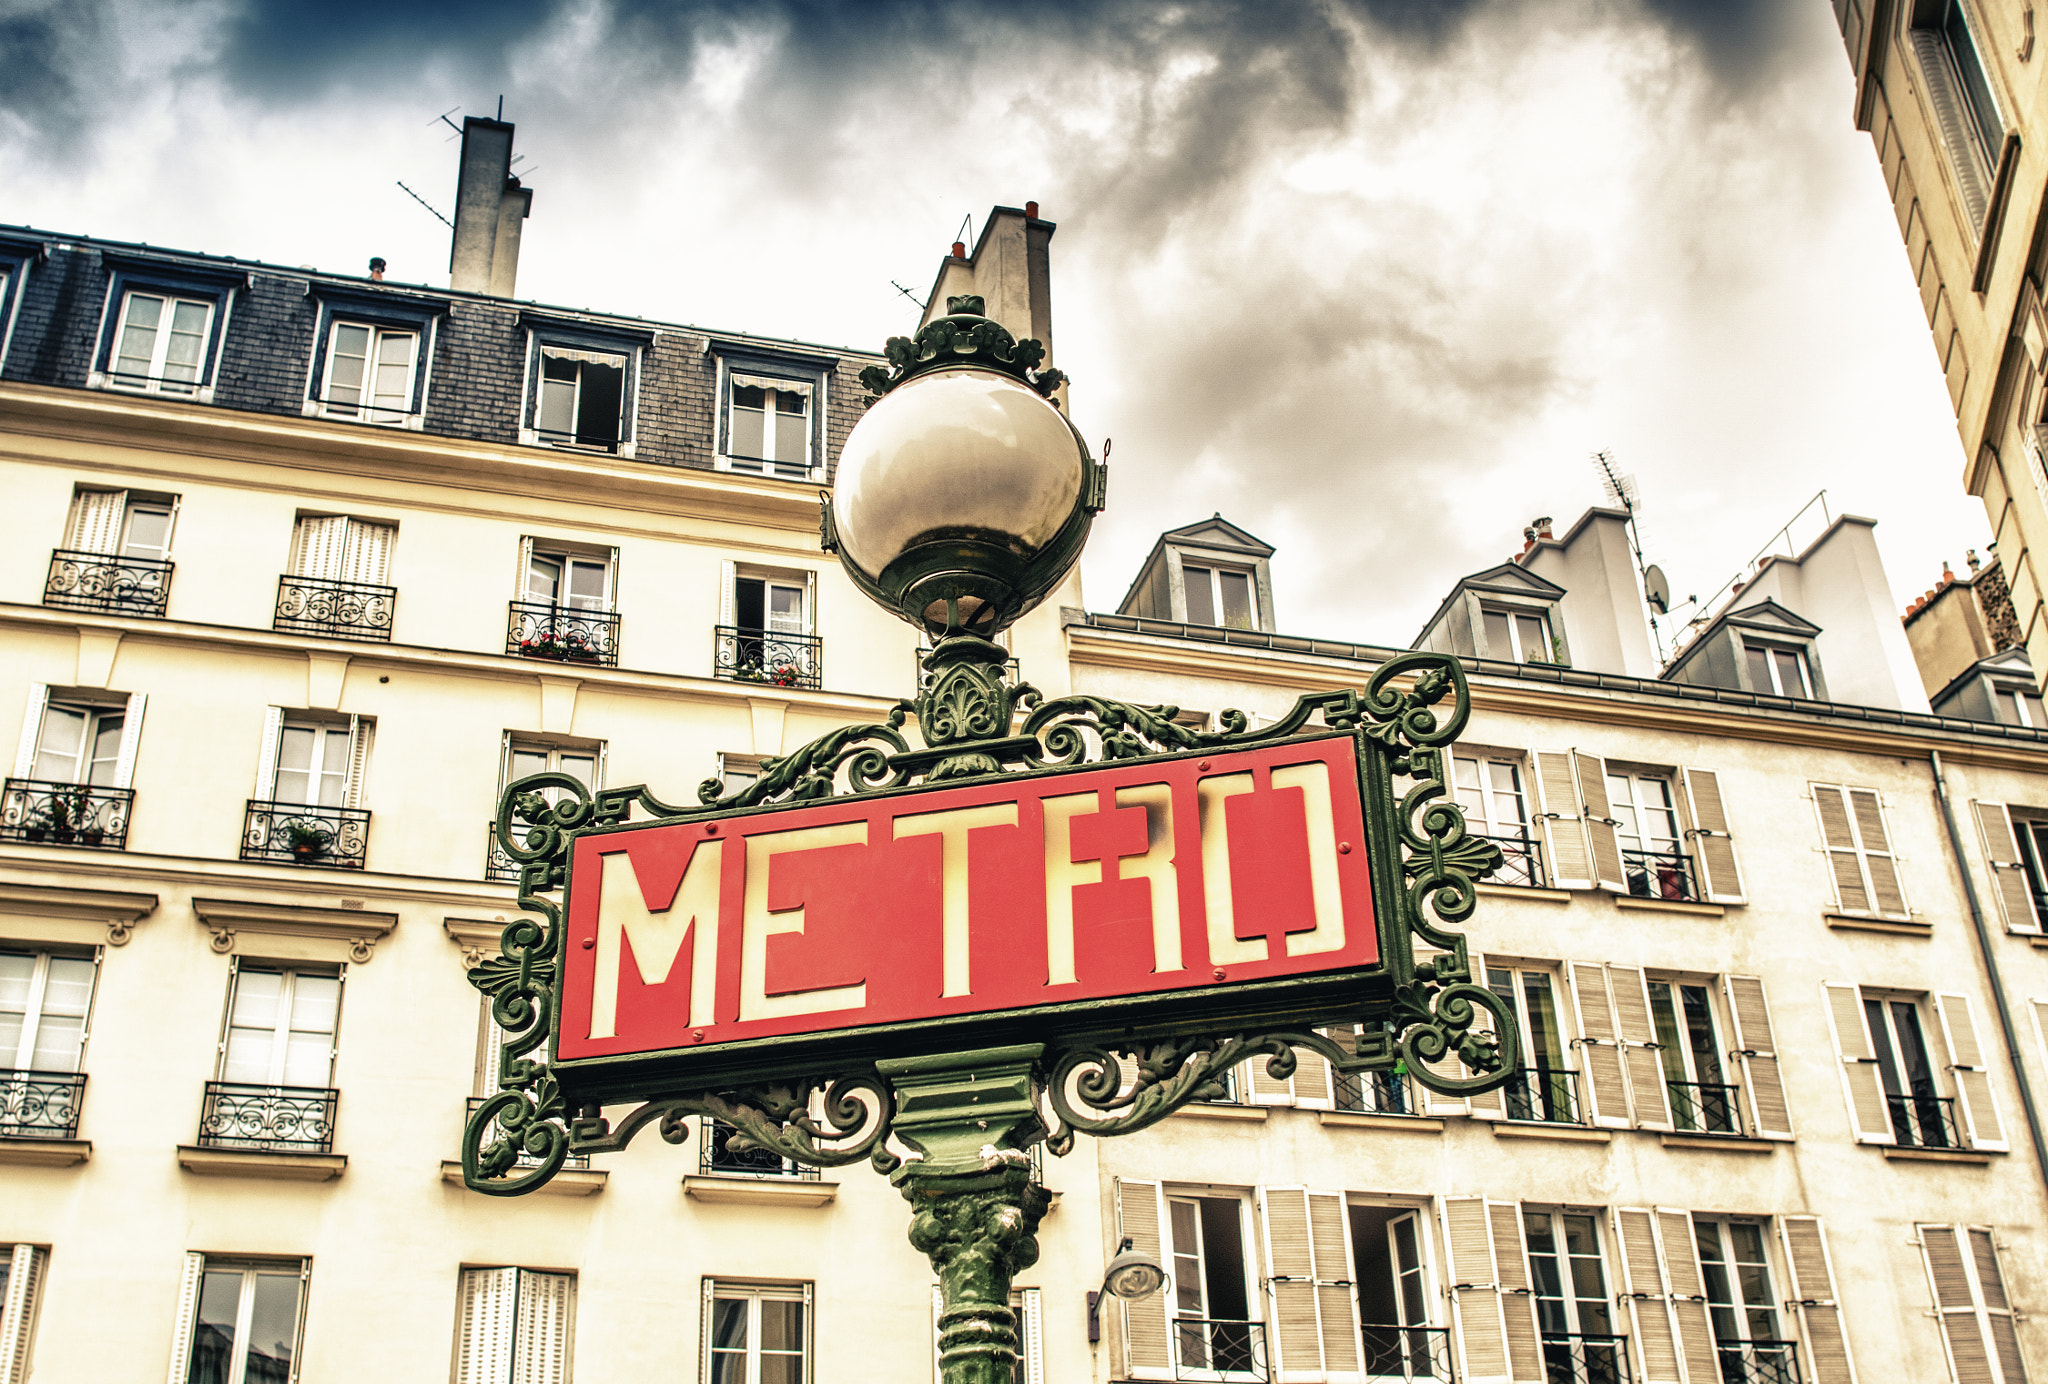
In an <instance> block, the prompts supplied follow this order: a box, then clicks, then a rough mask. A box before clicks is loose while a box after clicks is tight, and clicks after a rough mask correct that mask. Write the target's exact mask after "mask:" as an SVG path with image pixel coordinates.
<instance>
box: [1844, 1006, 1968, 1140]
mask: <svg viewBox="0 0 2048 1384" xmlns="http://www.w3.org/2000/svg"><path fill="white" fill-rule="evenodd" d="M1863 1017H1864V1020H1865V1022H1867V1023H1868V1024H1869V1026H1870V1046H1871V1051H1872V1052H1873V1053H1875V1054H1876V1056H1877V1073H1878V1079H1879V1080H1880V1081H1881V1082H1882V1083H1883V1085H1884V1095H1885V1104H1886V1106H1887V1107H1888V1108H1889V1109H1890V1112H1891V1122H1892V1133H1893V1134H1894V1135H1895V1136H1896V1137H1897V1139H1898V1142H1899V1143H1901V1144H1905V1145H1916V1146H1919V1147H1922V1148H1950V1147H1953V1146H1954V1145H1955V1144H1957V1143H1958V1142H1959V1140H1958V1139H1957V1135H1956V1130H1955V1125H1954V1120H1953V1118H1952V1117H1951V1116H1950V1115H1949V1112H1948V1110H1947V1109H1945V1108H1944V1107H1945V1106H1947V1104H1948V1102H1946V1101H1944V1100H1942V1099H1941V1097H1940V1093H1939V1092H1938V1091H1937V1089H1936V1088H1935V1084H1934V1060H1933V1058H1932V1056H1931V1055H1930V1054H1929V1053H1928V1050H1927V1038H1926V1035H1925V1034H1923V1033H1922V1032H1921V1030H1920V1006H1919V1004H1918V1003H1916V1002H1915V1001H1913V1000H1909V999H1882V998H1877V997H1874V996H1868V995H1866V996H1865V997H1864V1000H1863Z"/></svg>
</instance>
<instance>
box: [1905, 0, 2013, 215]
mask: <svg viewBox="0 0 2048 1384" xmlns="http://www.w3.org/2000/svg"><path fill="white" fill-rule="evenodd" d="M1906 34H1907V38H1908V40H1909V41H1910V42H1911V43H1912V45H1913V54H1914V56H1915V57H1917V58H1919V60H1920V77H1921V80H1920V90H1921V91H1923V92H1925V93H1926V95H1927V104H1928V105H1930V106H1931V107H1933V109H1934V125H1935V128H1936V129H1937V130H1939V131H1941V142H1942V144H1943V146H1944V147H1945V149H1946V151H1947V153H1948V162H1949V167H1950V168H1951V169H1952V170H1953V171H1954V173H1955V175H1956V188H1957V190H1958V191H1959V192H1961V193H1962V195H1963V206H1964V209H1965V210H1966V212H1967V214H1968V216H1969V224H1970V225H1971V226H1973V227H1976V226H1982V225H1983V224H1984V217H1985V215H1986V213H1987V212H1988V211H1989V210H1990V207H1989V204H1990V200H1991V192H1990V189H1989V188H1988V187H1986V186H1985V184H1986V183H1987V182H1988V181H1989V179H1988V177H1987V174H1988V172H1989V171H1990V170H1987V169H1986V168H1985V167H1984V163H1985V161H1986V160H1991V159H1996V158H1997V157H1998V150H1996V149H1988V150H1985V151H1984V152H1983V153H1982V154H1980V153H1979V152H1978V150H1977V138H1976V135H1975V133H1974V132H1973V131H1972V129H1971V125H1972V123H1973V122H1972V121H1971V120H1970V118H1969V117H1968V116H1966V115H1964V113H1963V100H1964V98H1963V96H1962V95H1961V93H1959V92H1958V91H1957V90H1956V78H1955V74H1954V69H1953V68H1952V67H1950V66H1949V57H1948V54H1947V52H1945V51H1944V47H1945V45H1944V44H1943V42H1942V37H1941V33H1940V31H1939V30H1937V29H1933V28H1927V27H1922V26H1917V25H1916V26H1914V27H1911V28H1909V29H1907V30H1906Z"/></svg>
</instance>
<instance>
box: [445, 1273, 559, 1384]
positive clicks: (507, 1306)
mask: <svg viewBox="0 0 2048 1384" xmlns="http://www.w3.org/2000/svg"><path fill="white" fill-rule="evenodd" d="M505 1273H509V1274H511V1275H512V1279H511V1285H512V1291H511V1293H510V1294H509V1296H510V1299H511V1300H510V1301H509V1302H504V1303H500V1304H496V1307H497V1311H496V1312H495V1313H489V1312H488V1309H487V1317H486V1321H487V1322H489V1318H490V1317H492V1316H495V1318H496V1321H495V1322H494V1323H489V1324H494V1325H497V1326H498V1327H499V1328H500V1329H501V1330H502V1332H503V1339H502V1343H501V1342H498V1341H478V1340H477V1339H476V1338H475V1337H474V1336H472V1335H471V1334H470V1327H471V1325H472V1321H473V1318H472V1317H471V1314H470V1306H471V1300H472V1293H473V1291H493V1289H494V1288H495V1285H485V1286H483V1287H482V1288H480V1289H477V1290H473V1289H472V1286H471V1285H472V1283H474V1282H475V1281H476V1280H475V1278H474V1276H475V1275H480V1274H505ZM532 1280H547V1281H548V1283H549V1287H548V1288H547V1289H546V1290H545V1292H546V1294H547V1296H549V1297H553V1296H554V1295H555V1294H559V1295H560V1296H559V1301H560V1303H561V1311H560V1315H559V1318H558V1319H557V1320H556V1321H555V1322H554V1326H555V1328H556V1331H557V1332H558V1334H559V1336H560V1352H561V1361H562V1368H561V1370H560V1372H559V1373H556V1372H554V1371H553V1370H551V1369H548V1368H547V1367H548V1365H549V1364H550V1363H551V1362H550V1361H549V1360H547V1359H545V1358H543V1359H542V1360H540V1361H538V1362H536V1361H534V1360H532V1359H531V1358H530V1356H529V1354H528V1352H529V1351H530V1350H531V1349H532V1348H533V1347H534V1344H535V1343H534V1342H533V1341H532V1340H531V1339H530V1338H529V1334H528V1333H529V1330H530V1328H531V1327H532V1326H533V1325H534V1323H533V1320H532V1315H533V1314H529V1313H528V1311H527V1310H526V1303H527V1300H528V1299H527V1285H528V1283H529V1282H530V1281H532ZM580 1287H581V1284H580V1282H579V1281H578V1275H577V1274H576V1273H575V1272H574V1271H573V1270H563V1269H530V1268H526V1267H524V1266H523V1265H518V1264H464V1265H463V1266H462V1267H461V1268H459V1269H457V1270H456V1273H455V1343H454V1358H453V1360H452V1361H451V1362H450V1365H449V1378H450V1379H461V1380H467V1379H482V1378H483V1375H482V1373H481V1369H482V1367H483V1366H484V1365H486V1364H493V1365H496V1364H502V1365H503V1367H504V1369H505V1371H506V1373H504V1374H501V1375H498V1376H497V1378H498V1380H506V1379H522V1380H524V1379H536V1380H538V1379H547V1380H551V1381H553V1382H554V1384H567V1381H568V1380H569V1379H570V1378H571V1376H572V1373H573V1370H574V1364H575V1355H576V1308H577V1290H578V1288H580ZM501 1344H502V1349H503V1351H504V1355H503V1358H502V1360H498V1359H494V1358H491V1355H490V1354H489V1353H492V1352H495V1351H496V1350H497V1349H499V1348H500V1346H501ZM465 1346H470V1347H472V1348H475V1347H479V1346H480V1347H481V1349H482V1350H483V1351H484V1352H486V1355H485V1357H484V1358H482V1359H479V1358H476V1357H475V1356H474V1355H471V1356H469V1357H467V1358H465V1352H464V1349H463V1348H464V1347H465ZM536 1363H537V1364H539V1365H540V1366H542V1369H541V1370H535V1369H534V1368H533V1366H534V1365H535V1364H536ZM465 1367H467V1368H465Z"/></svg>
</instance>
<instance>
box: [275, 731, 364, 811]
mask: <svg viewBox="0 0 2048 1384" xmlns="http://www.w3.org/2000/svg"><path fill="white" fill-rule="evenodd" d="M349 739H350V737H349V731H348V727H346V726H304V725H289V724H288V725H286V726H284V727H283V729H282V730H281V731H280V732H279V735H278V741H277V786H276V788H275V790H274V792H275V795H276V796H275V797H274V798H273V799H272V801H274V802H281V803H303V804H305V805H306V806H308V807H340V806H342V804H343V803H344V802H345V801H346V799H347V796H348V777H349Z"/></svg>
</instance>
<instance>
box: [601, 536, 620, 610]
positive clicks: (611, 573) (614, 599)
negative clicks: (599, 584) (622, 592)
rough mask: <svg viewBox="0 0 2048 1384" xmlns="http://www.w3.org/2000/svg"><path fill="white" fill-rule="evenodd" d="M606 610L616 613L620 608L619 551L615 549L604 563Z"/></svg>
mask: <svg viewBox="0 0 2048 1384" xmlns="http://www.w3.org/2000/svg"><path fill="white" fill-rule="evenodd" d="M604 608H605V610H606V611H614V610H617V609H618V608H619V550H618V549H617V548H613V549H611V550H610V552H609V553H608V554H607V556H606V557H605V561H604Z"/></svg>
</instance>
